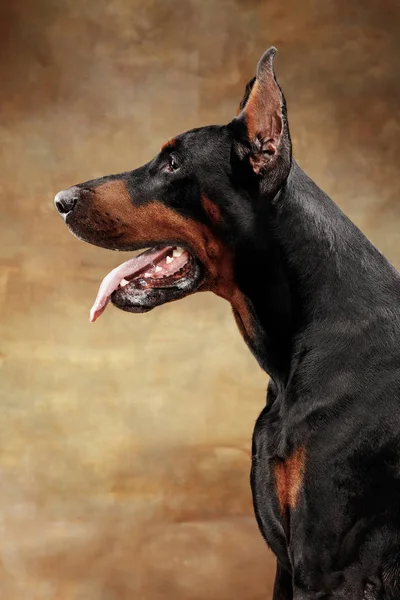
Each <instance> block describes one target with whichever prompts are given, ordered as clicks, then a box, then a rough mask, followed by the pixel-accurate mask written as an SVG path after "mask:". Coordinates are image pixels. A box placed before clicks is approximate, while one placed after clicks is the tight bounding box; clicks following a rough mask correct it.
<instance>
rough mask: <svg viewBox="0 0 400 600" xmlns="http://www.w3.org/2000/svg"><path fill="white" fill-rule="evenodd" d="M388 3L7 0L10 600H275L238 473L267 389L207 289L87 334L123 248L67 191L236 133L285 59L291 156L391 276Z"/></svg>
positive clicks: (243, 475) (3, 533)
mask: <svg viewBox="0 0 400 600" xmlns="http://www.w3.org/2000/svg"><path fill="white" fill-rule="evenodd" d="M399 17H400V5H399V3H398V2H397V0H372V1H370V2H363V1H362V0H360V1H359V2H356V1H353V2H351V1H344V0H337V1H332V0H319V1H314V0H305V1H303V2H299V1H298V0H288V1H278V0H277V1H276V2H272V1H271V2H269V1H268V2H267V1H262V0H248V1H245V0H242V1H239V0H236V1H235V0H217V1H212V0H188V1H186V2H178V1H176V0H175V1H169V0H158V1H156V0H154V1H151V0H86V1H77V0H76V1H67V0H58V1H56V0H36V2H28V1H27V0H26V1H24V0H14V1H13V2H8V3H6V2H2V3H1V6H0V27H1V31H0V45H1V46H0V51H1V61H0V81H1V85H0V101H1V104H0V114H1V120H0V130H1V148H0V151H1V161H0V170H1V173H0V190H1V192H0V194H1V245H0V261H1V273H0V302H1V307H0V308H1V336H0V344H1V346H0V365H1V402H0V411H1V412H0V597H1V598H4V599H7V600H25V599H26V600H53V599H57V600H94V599H96V600H125V599H131V598H135V599H140V600H141V599H143V600H161V599H174V600H206V599H210V600H222V599H226V600H228V599H229V600H231V599H232V598H238V599H244V600H246V599H252V600H257V599H260V600H261V599H267V598H269V597H270V590H271V581H272V576H273V564H274V562H273V559H272V557H271V555H270V554H269V553H268V550H267V549H266V547H265V545H264V543H263V542H262V540H261V537H260V535H259V534H258V532H257V529H256V525H255V521H254V518H253V513H252V505H251V497H250V489H249V483H248V472H249V464H250V461H249V454H250V441H251V433H252V427H253V424H254V421H255V419H256V417H257V415H258V413H259V411H260V410H261V408H262V406H263V403H264V390H265V387H266V383H267V377H266V376H265V375H264V374H263V373H262V372H261V371H260V370H259V368H258V367H257V365H256V363H255V361H254V360H253V359H252V357H251V356H250V354H249V352H248V351H247V349H246V347H245V346H244V344H243V342H242V340H241V338H240V335H239V333H238V332H237V331H236V327H235V325H234V322H233V318H232V317H231V314H230V307H229V306H228V305H227V304H226V303H224V302H223V301H222V300H220V299H217V298H215V297H212V296H211V295H210V294H199V295H197V296H194V297H192V298H189V299H185V300H183V301H180V302H179V303H175V304H171V305H167V306H164V307H161V308H158V309H157V310H155V311H154V312H151V313H149V314H147V315H143V316H140V315H129V314H125V313H122V312H119V311H117V310H115V309H113V308H110V309H109V310H108V311H107V312H106V313H105V315H104V316H103V317H102V318H101V319H100V321H98V323H96V324H95V325H89V322H88V315H89V308H90V306H91V303H92V301H93V299H94V296H95V294H96V291H97V286H98V283H99V281H100V279H101V278H102V277H103V275H105V273H106V272H107V271H108V270H109V269H110V268H113V267H114V266H116V265H117V264H118V262H119V261H120V257H118V256H116V255H115V254H113V253H111V252H107V251H105V250H101V249H98V248H94V247H91V246H89V245H85V244H83V243H81V242H79V241H77V240H76V239H75V238H73V237H72V236H71V235H70V234H69V233H68V231H67V229H66V228H65V227H64V226H63V223H62V221H61V219H60V218H59V217H58V215H57V214H56V212H55V210H54V208H53V204H52V198H53V196H54V194H55V192H57V191H58V190H60V189H62V188H64V187H67V186H69V185H71V184H73V183H78V182H81V181H84V180H87V179H91V178H94V177H97V176H100V175H104V174H108V173H111V172H119V171H122V170H127V169H131V168H134V167H135V166H138V165H140V164H141V163H143V162H144V161H147V160H148V159H150V158H151V157H152V156H153V155H154V154H155V153H156V152H157V151H158V149H159V147H160V145H161V144H162V143H163V142H165V141H166V140H167V139H168V138H170V137H171V136H173V135H174V134H176V133H179V132H180V131H182V130H185V129H188V128H191V127H194V126H199V125H202V124H208V123H220V122H226V121H228V120H229V119H230V118H231V117H232V116H233V115H234V113H235V111H236V107H237V104H238V102H239V100H240V98H241V95H242V91H243V87H244V84H245V83H246V81H247V80H248V79H249V78H250V77H251V76H252V75H253V73H254V70H255V65H256V62H257V60H258V58H259V56H260V55H261V53H262V52H263V51H264V50H265V49H266V48H267V47H268V46H269V45H270V44H275V45H277V46H278V49H279V54H278V57H277V72H278V76H279V79H280V82H281V84H282V86H283V88H284V91H285V93H286V97H287V101H288V108H289V119H290V124H291V131H292V136H293V142H294V150H295V155H296V157H297V159H298V160H299V162H300V164H301V166H303V168H305V169H306V170H307V172H308V173H309V174H310V175H311V176H312V177H313V178H314V179H315V180H316V181H317V182H318V183H319V184H320V185H321V186H322V187H323V188H324V189H325V190H326V191H327V192H328V193H330V194H331V195H332V196H333V198H334V199H335V200H336V201H337V202H338V204H339V205H340V206H341V207H342V208H343V209H344V210H345V212H347V214H348V215H349V216H350V217H351V218H352V219H353V220H355V222H356V223H357V224H358V225H359V226H360V227H361V228H362V229H363V230H364V231H365V232H366V233H367V235H368V236H369V237H370V238H371V239H372V240H373V241H374V242H375V243H376V244H377V245H378V247H379V248H380V249H381V250H382V251H383V252H384V253H385V254H386V255H387V256H388V258H389V259H390V260H391V261H392V262H393V263H394V264H395V265H396V266H397V267H399V266H400V247H399V246H400V244H399V237H400V208H399V206H400V205H399V155H400V103H399V92H400V82H399V74H400V72H399V71H400V67H399V64H400V62H399V53H400V41H399V40H400V35H399V20H400V19H399Z"/></svg>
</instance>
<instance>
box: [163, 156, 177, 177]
mask: <svg viewBox="0 0 400 600" xmlns="http://www.w3.org/2000/svg"><path fill="white" fill-rule="evenodd" d="M178 169H179V165H178V162H177V160H176V158H175V157H174V156H172V154H170V155H169V157H168V162H167V164H166V167H165V170H166V171H168V172H169V173H173V172H174V171H177V170H178Z"/></svg>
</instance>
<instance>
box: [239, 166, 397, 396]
mask: <svg viewBox="0 0 400 600" xmlns="http://www.w3.org/2000/svg"><path fill="white" fill-rule="evenodd" d="M266 206H267V208H266V209H265V210H264V209H263V210H262V214H261V215H260V217H259V218H258V222H259V225H258V227H259V228H260V230H261V231H260V236H257V237H259V238H260V239H264V240H265V242H263V245H262V247H258V248H257V249H256V251H255V252H253V255H252V258H251V260H250V261H249V262H247V266H246V262H245V260H243V264H242V265H239V266H238V277H239V279H240V287H241V289H242V291H243V292H244V294H245V296H246V298H247V300H248V305H249V307H250V310H251V313H252V316H253V322H254V327H253V331H252V332H250V335H249V337H248V339H247V343H248V345H249V347H250V349H251V351H252V352H253V354H254V355H255V357H256V359H257V361H258V362H259V364H260V366H261V367H262V368H263V369H264V370H265V371H266V372H267V373H268V374H269V375H271V377H272V378H273V380H274V381H275V383H276V384H278V385H279V387H282V386H283V387H285V386H286V384H287V382H288V380H289V378H290V375H291V373H293V369H294V368H295V364H294V363H295V362H296V361H298V357H299V355H300V354H301V353H302V352H304V351H308V352H309V351H310V350H313V349H314V348H315V347H316V346H318V345H319V344H321V343H324V341H326V337H325V338H321V335H320V334H319V333H318V332H319V331H320V330H321V328H322V329H323V328H325V331H326V330H327V328H328V329H329V328H330V329H331V331H332V333H334V332H335V331H336V330H335V324H337V323H339V320H340V323H341V327H343V326H344V327H346V323H345V322H344V320H346V319H347V321H348V320H349V319H352V320H360V319H361V320H365V319H368V318H370V316H371V311H374V310H379V306H382V303H383V304H384V303H385V298H386V299H387V294H388V293H391V292H393V293H395V291H396V290H397V293H398V292H399V279H398V276H397V272H396V271H395V270H394V269H393V268H392V267H391V265H390V264H389V263H388V262H387V260H386V259H385V258H384V257H383V256H382V255H381V254H380V253H379V252H378V251H377V250H376V248H375V247H374V246H373V245H372V244H371V243H370V242H369V241H368V240H367V238H366V237H365V236H364V235H363V234H362V233H361V232H360V231H359V229H358V228H357V227H356V226H355V225H354V224H353V223H351V221H349V219H348V218H347V217H346V216H345V215H344V214H343V213H342V212H341V211H340V209H339V208H338V207H337V206H336V205H335V204H334V203H333V202H332V201H331V200H330V198H329V197H328V196H327V195H326V194H325V193H324V192H322V191H321V190H320V189H319V188H318V186H317V185H316V184H315V183H314V182H313V181H312V180H311V179H310V178H309V177H307V175H306V174H305V173H304V172H303V171H302V170H301V169H300V167H299V166H298V165H297V164H296V163H295V162H293V164H292V167H291V171H290V174H289V177H288V179H287V181H286V183H285V185H284V186H283V187H282V188H281V190H280V191H279V193H278V194H277V195H276V196H275V198H274V199H272V200H271V199H269V201H268V200H267V203H266ZM249 264H251V267H250V268H249V266H248V265H249ZM390 282H392V283H390ZM371 295H373V298H371ZM344 309H345V310H344ZM343 319H344V320H343Z"/></svg>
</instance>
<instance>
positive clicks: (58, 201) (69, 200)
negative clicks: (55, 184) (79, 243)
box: [54, 186, 79, 219]
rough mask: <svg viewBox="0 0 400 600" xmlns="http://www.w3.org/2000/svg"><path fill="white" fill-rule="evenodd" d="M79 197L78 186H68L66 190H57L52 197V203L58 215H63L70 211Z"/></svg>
mask: <svg viewBox="0 0 400 600" xmlns="http://www.w3.org/2000/svg"><path fill="white" fill-rule="evenodd" d="M78 199H79V188H78V187H76V186H73V187H70V188H68V189H67V190H62V192H58V194H57V195H56V197H55V198H54V204H55V205H56V209H57V210H58V212H59V213H60V215H61V216H62V217H63V218H64V219H65V217H66V216H67V215H68V213H70V212H71V211H72V210H73V208H74V206H75V204H76V203H77V201H78Z"/></svg>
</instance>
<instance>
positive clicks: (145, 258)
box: [90, 248, 171, 323]
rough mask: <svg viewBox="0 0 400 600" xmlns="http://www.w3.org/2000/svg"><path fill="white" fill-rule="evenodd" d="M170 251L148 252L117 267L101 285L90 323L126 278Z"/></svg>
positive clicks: (103, 308)
mask: <svg viewBox="0 0 400 600" xmlns="http://www.w3.org/2000/svg"><path fill="white" fill-rule="evenodd" d="M169 250H171V248H162V249H159V248H158V249H157V250H147V251H146V252H143V253H142V254H139V256H135V257H134V258H130V259H129V260H127V261H125V262H124V263H122V265H119V267H116V268H115V269H113V270H112V271H111V272H110V273H109V274H108V275H106V276H105V277H104V279H103V281H102V282H101V284H100V287H99V291H98V292H97V296H96V300H95V301H94V304H93V306H92V308H91V310H90V322H91V323H94V322H95V320H96V319H97V318H98V317H99V316H100V315H101V314H102V313H103V312H104V311H105V309H106V307H107V304H108V303H109V302H110V298H111V294H112V293H113V292H114V291H115V290H116V289H117V287H118V286H119V284H120V283H121V280H122V279H124V277H129V276H132V275H136V274H137V273H138V272H140V271H143V269H145V268H146V267H148V266H149V265H151V263H153V262H155V261H157V260H160V259H162V258H163V257H164V256H165V255H166V254H167V253H168V252H169Z"/></svg>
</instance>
